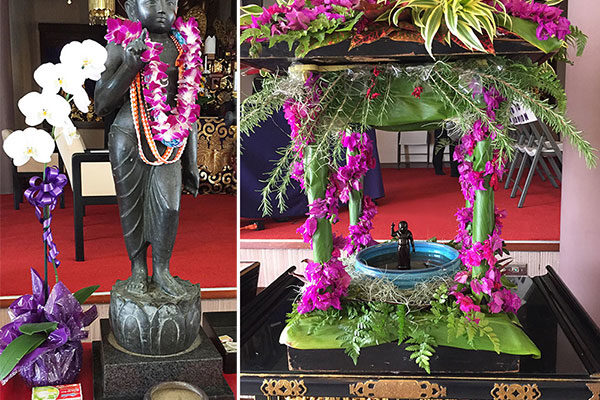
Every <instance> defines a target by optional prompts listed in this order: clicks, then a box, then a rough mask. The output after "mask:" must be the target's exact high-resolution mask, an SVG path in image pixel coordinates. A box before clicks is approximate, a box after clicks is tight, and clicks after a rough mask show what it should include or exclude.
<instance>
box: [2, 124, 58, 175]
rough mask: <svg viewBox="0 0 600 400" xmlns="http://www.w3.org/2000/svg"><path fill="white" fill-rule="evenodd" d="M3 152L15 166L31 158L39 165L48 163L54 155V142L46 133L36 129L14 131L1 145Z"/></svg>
mask: <svg viewBox="0 0 600 400" xmlns="http://www.w3.org/2000/svg"><path fill="white" fill-rule="evenodd" d="M3 148H4V151H5V152H6V154H8V156H9V157H11V158H12V159H13V163H14V164H15V165H16V166H18V167H19V166H21V165H23V164H25V163H26V162H27V161H29V159H30V157H33V158H34V159H35V160H36V161H38V162H41V163H49V162H50V161H51V156H52V153H54V148H55V144H54V140H53V139H52V137H51V136H50V135H49V134H48V132H46V131H43V130H41V129H36V128H27V129H25V130H24V131H20V130H19V131H14V132H13V133H12V134H10V135H9V136H8V138H6V140H5V141H4V144H3Z"/></svg>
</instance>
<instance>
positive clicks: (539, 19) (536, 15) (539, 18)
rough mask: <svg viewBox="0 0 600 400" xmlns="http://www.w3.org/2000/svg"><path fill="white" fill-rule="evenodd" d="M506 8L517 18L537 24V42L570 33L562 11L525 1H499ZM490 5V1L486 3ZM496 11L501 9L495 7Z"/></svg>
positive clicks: (559, 37)
mask: <svg viewBox="0 0 600 400" xmlns="http://www.w3.org/2000/svg"><path fill="white" fill-rule="evenodd" d="M500 1H502V3H503V4H504V7H506V11H507V12H508V13H509V14H511V15H513V16H515V17H519V18H523V19H526V20H530V21H533V22H536V23H537V24H538V28H537V30H536V36H537V38H538V39H539V40H548V39H550V38H551V37H553V36H556V38H558V39H560V40H564V39H565V37H566V36H567V35H568V34H569V33H571V28H570V27H571V22H569V20H568V19H567V18H565V17H562V16H561V14H562V10H561V9H560V8H558V7H553V6H549V5H547V4H542V3H536V2H535V1H526V0H500ZM487 3H488V4H491V3H492V1H489V0H488V1H487ZM496 8H497V9H498V10H500V9H501V7H500V6H499V5H496Z"/></svg>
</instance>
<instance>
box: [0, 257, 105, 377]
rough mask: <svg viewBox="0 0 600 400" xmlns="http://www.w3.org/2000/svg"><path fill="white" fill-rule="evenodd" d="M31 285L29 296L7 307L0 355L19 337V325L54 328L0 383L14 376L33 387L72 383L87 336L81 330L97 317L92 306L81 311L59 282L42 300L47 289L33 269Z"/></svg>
mask: <svg viewBox="0 0 600 400" xmlns="http://www.w3.org/2000/svg"><path fill="white" fill-rule="evenodd" d="M31 286H32V294H26V295H24V296H21V297H19V298H18V299H17V300H15V301H14V302H13V303H12V304H11V305H10V307H9V315H10V317H11V322H10V323H8V324H6V325H4V326H3V327H2V328H0V352H2V351H4V349H5V348H6V346H8V345H9V344H10V342H12V341H13V340H14V339H16V338H17V337H19V336H20V335H21V332H20V331H19V327H20V326H21V325H23V324H27V323H35V322H56V323H57V324H58V326H57V328H56V330H54V331H53V332H52V333H50V335H49V336H48V339H46V341H45V342H44V343H42V345H41V346H39V347H38V348H36V349H35V350H33V351H32V352H31V353H29V354H27V355H25V356H24V357H23V358H22V359H21V360H20V361H19V362H18V363H17V365H16V366H15V368H14V369H13V370H12V372H11V373H10V374H9V375H8V376H7V377H6V378H5V379H4V380H3V381H2V383H5V382H6V381H8V380H9V379H10V378H12V377H13V376H14V375H16V374H17V373H20V374H21V375H22V376H23V378H24V379H25V382H26V383H28V384H30V385H34V386H45V385H53V384H66V383H72V382H74V381H75V379H76V378H77V375H78V374H79V371H80V370H81V362H82V356H83V350H82V346H81V340H82V339H85V338H87V335H88V333H87V331H85V330H84V328H85V327H86V326H89V325H90V324H91V323H92V321H94V319H96V317H97V316H98V311H97V310H96V306H92V307H90V308H89V309H88V310H87V311H83V308H82V307H81V305H80V304H79V302H78V301H77V299H76V298H75V297H74V296H73V294H72V293H71V292H70V291H69V289H67V288H66V286H65V285H64V284H63V283H62V282H58V283H57V284H56V285H54V288H52V291H51V292H50V294H49V295H48V299H47V300H46V301H44V298H45V295H44V292H45V290H46V291H47V290H48V288H44V282H43V280H42V279H41V278H40V276H39V275H38V273H37V272H36V271H35V270H34V269H33V268H32V269H31ZM46 293H47V292H46Z"/></svg>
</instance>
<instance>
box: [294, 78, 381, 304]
mask: <svg viewBox="0 0 600 400" xmlns="http://www.w3.org/2000/svg"><path fill="white" fill-rule="evenodd" d="M318 80H319V75H314V74H310V75H309V76H308V78H307V80H306V82H305V84H304V87H305V93H306V94H307V95H306V97H305V98H304V99H302V101H296V100H294V99H288V100H287V101H286V102H285V103H284V105H283V109H284V114H285V117H286V119H287V121H288V123H289V125H290V128H291V135H290V136H291V138H292V146H293V150H294V151H295V152H296V153H297V154H298V156H299V159H300V160H303V157H304V150H305V149H306V146H308V145H310V144H312V143H314V142H315V139H314V135H313V134H312V132H310V131H303V130H301V127H302V121H304V120H306V119H315V118H317V117H318V113H319V111H320V107H319V100H320V98H321V96H322V94H323V92H322V89H321V87H320V86H319V85H318ZM340 139H341V141H342V144H343V145H344V146H345V147H346V148H347V149H348V150H349V151H350V152H351V155H350V156H349V157H348V163H347V165H346V166H343V167H341V168H340V169H339V170H338V171H337V173H332V174H330V175H329V182H328V184H327V188H326V191H325V197H324V198H318V199H315V200H314V201H313V202H312V203H311V204H309V205H308V207H309V211H308V213H307V216H308V218H307V219H306V221H305V222H304V224H302V226H300V227H299V228H298V230H297V232H298V233H299V234H301V235H302V238H303V240H304V242H305V243H309V244H310V247H311V249H312V248H313V235H314V234H315V232H316V230H317V225H318V220H319V219H327V220H329V221H331V223H336V222H337V221H338V215H339V210H338V205H339V201H340V200H342V202H344V203H346V202H348V200H349V196H350V191H351V190H353V189H354V190H361V189H362V183H361V178H362V177H363V176H364V174H365V173H366V172H367V171H368V170H369V168H372V167H373V166H374V163H375V160H374V158H373V146H372V144H371V143H370V142H369V138H368V136H367V135H366V134H365V133H360V132H349V133H346V132H343V133H341V138H340ZM292 177H293V178H294V179H296V180H298V181H299V182H300V185H301V186H302V187H303V188H304V166H303V163H302V161H298V162H296V163H295V164H294V166H293V170H292ZM376 213H377V208H376V206H375V204H374V203H373V202H372V201H371V199H370V198H369V197H368V196H367V197H365V198H364V200H363V213H362V215H361V218H360V220H359V224H358V225H354V226H350V235H349V236H348V238H344V237H341V236H337V235H333V252H332V255H331V258H330V259H329V260H328V261H327V262H324V263H318V262H314V261H310V262H309V263H308V265H307V266H306V270H305V277H306V280H307V281H308V282H307V284H306V285H304V287H303V288H302V297H301V299H300V302H299V304H298V312H299V313H301V314H304V313H308V312H311V311H313V310H315V309H318V310H327V309H328V308H329V307H334V308H336V309H341V298H342V297H344V296H346V295H347V293H348V286H349V285H350V280H351V278H350V275H348V273H347V272H346V270H345V267H344V264H343V263H342V261H341V260H340V258H339V257H340V255H341V250H342V249H345V250H346V251H352V252H353V251H356V250H357V249H358V248H359V246H361V245H362V246H366V245H370V244H372V243H373V242H374V241H373V239H372V238H371V235H370V230H371V228H372V227H373V224H372V221H371V220H372V219H373V217H374V216H375V214H376Z"/></svg>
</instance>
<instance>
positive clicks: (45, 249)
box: [42, 129, 54, 300]
mask: <svg viewBox="0 0 600 400" xmlns="http://www.w3.org/2000/svg"><path fill="white" fill-rule="evenodd" d="M52 133H54V129H52ZM46 166H47V164H46V163H44V172H43V173H42V181H45V180H46ZM43 215H44V220H43V221H42V226H44V225H43V224H44V223H45V222H46V218H48V206H45V207H44V214H43ZM45 232H46V228H45V227H44V233H45ZM42 240H43V242H44V298H45V299H46V300H48V244H47V243H46V239H45V238H44V235H43V234H42Z"/></svg>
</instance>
